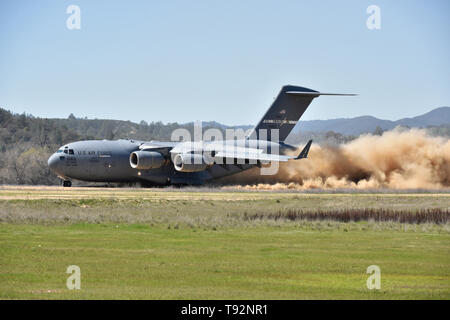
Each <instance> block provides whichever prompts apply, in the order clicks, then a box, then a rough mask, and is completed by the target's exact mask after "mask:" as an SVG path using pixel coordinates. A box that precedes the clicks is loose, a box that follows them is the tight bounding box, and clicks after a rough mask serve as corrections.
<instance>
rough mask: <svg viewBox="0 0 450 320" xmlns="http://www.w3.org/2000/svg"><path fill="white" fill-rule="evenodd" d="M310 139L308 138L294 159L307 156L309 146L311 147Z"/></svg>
mask: <svg viewBox="0 0 450 320" xmlns="http://www.w3.org/2000/svg"><path fill="white" fill-rule="evenodd" d="M311 144H312V140H309V141H308V143H307V144H306V146H305V147H304V148H303V150H302V152H300V154H299V155H298V156H297V157H296V158H295V160H299V159H306V158H307V157H308V152H309V148H311Z"/></svg>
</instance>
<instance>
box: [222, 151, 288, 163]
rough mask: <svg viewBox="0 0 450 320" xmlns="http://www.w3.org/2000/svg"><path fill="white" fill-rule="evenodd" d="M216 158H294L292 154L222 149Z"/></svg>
mask: <svg viewBox="0 0 450 320" xmlns="http://www.w3.org/2000/svg"><path fill="white" fill-rule="evenodd" d="M215 157H216V158H230V159H242V160H254V161H263V162H270V161H288V160H289V159H294V158H295V157H292V156H284V155H278V154H268V153H263V152H260V153H256V152H226V151H221V152H218V153H216V155H215Z"/></svg>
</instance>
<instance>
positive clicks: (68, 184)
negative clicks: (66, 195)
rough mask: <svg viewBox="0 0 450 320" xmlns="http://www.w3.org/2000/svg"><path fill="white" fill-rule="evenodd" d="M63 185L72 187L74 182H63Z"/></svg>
mask: <svg viewBox="0 0 450 320" xmlns="http://www.w3.org/2000/svg"><path fill="white" fill-rule="evenodd" d="M62 185H63V187H71V186H72V181H70V180H63V183H62Z"/></svg>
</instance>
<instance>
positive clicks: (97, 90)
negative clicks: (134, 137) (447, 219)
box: [0, 0, 450, 125]
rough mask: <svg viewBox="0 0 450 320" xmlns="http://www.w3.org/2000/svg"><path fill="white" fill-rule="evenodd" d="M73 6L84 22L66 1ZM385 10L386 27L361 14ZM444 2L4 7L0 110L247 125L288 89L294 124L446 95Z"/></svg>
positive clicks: (425, 102)
mask: <svg viewBox="0 0 450 320" xmlns="http://www.w3.org/2000/svg"><path fill="white" fill-rule="evenodd" d="M71 4H75V5H78V6H79V7H80V8H81V29H80V30H68V29H67V28H66V19H67V18H68V16H69V15H68V14H66V8H67V7H68V6H69V5H71ZM371 4H375V5H378V6H379V7H380V9H381V29H380V30H369V29H368V28H367V27H366V20H367V18H368V14H367V13H366V8H367V7H368V6H369V5H371ZM449 12H450V1H448V0H442V1H438V0H435V1H415V0H396V1H393V0H391V1H379V0H371V1H363V0H354V1H350V0H344V1H264V0H258V1H235V0H231V1H229V0H227V1H223V0H222V1H214V0H209V1H200V0H192V1H170V0H169V1H100V0H96V1H75V0H71V1H31V0H30V1H22V0H18V1H12V0H6V1H5V0H4V1H1V2H0V106H1V107H3V108H6V109H10V110H12V111H14V112H19V113H22V112H26V113H31V114H33V115H35V116H40V117H67V116H68V115H69V114H70V113H74V114H75V115H76V116H77V117H84V116H87V117H89V118H109V119H122V120H132V121H140V120H146V121H148V122H151V121H163V122H175V121H177V122H189V121H193V120H205V121H208V120H216V121H219V122H221V123H225V124H230V125H232V124H254V123H256V122H257V121H258V120H259V119H260V117H261V116H262V114H263V113H264V112H265V111H266V109H267V108H268V107H269V105H270V103H271V102H272V100H273V98H274V97H275V96H276V94H277V93H278V91H279V89H280V88H281V86H282V85H284V84H294V85H301V86H306V87H309V88H312V89H315V90H319V91H323V92H343V93H346V92H351V93H358V94H359V96H358V97H320V98H318V99H316V100H315V101H314V102H313V104H312V105H311V106H310V108H309V109H308V110H307V111H306V113H305V114H304V117H303V118H302V119H306V120H310V119H330V118H337V117H354V116H360V115H373V116H376V117H379V118H384V119H392V120H395V119H399V118H402V117H409V116H415V115H418V114H422V113H425V112H427V111H429V110H431V109H432V108H435V107H440V106H448V105H449V104H450V103H449V102H450V82H449V76H450V41H449V39H450V22H449V19H448V13H449Z"/></svg>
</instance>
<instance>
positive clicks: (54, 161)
mask: <svg viewBox="0 0 450 320" xmlns="http://www.w3.org/2000/svg"><path fill="white" fill-rule="evenodd" d="M58 162H59V157H58V156H57V155H56V154H55V153H54V154H52V155H51V156H50V158H48V162H47V163H48V166H49V168H50V170H52V171H55V170H56V168H57V166H58Z"/></svg>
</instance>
